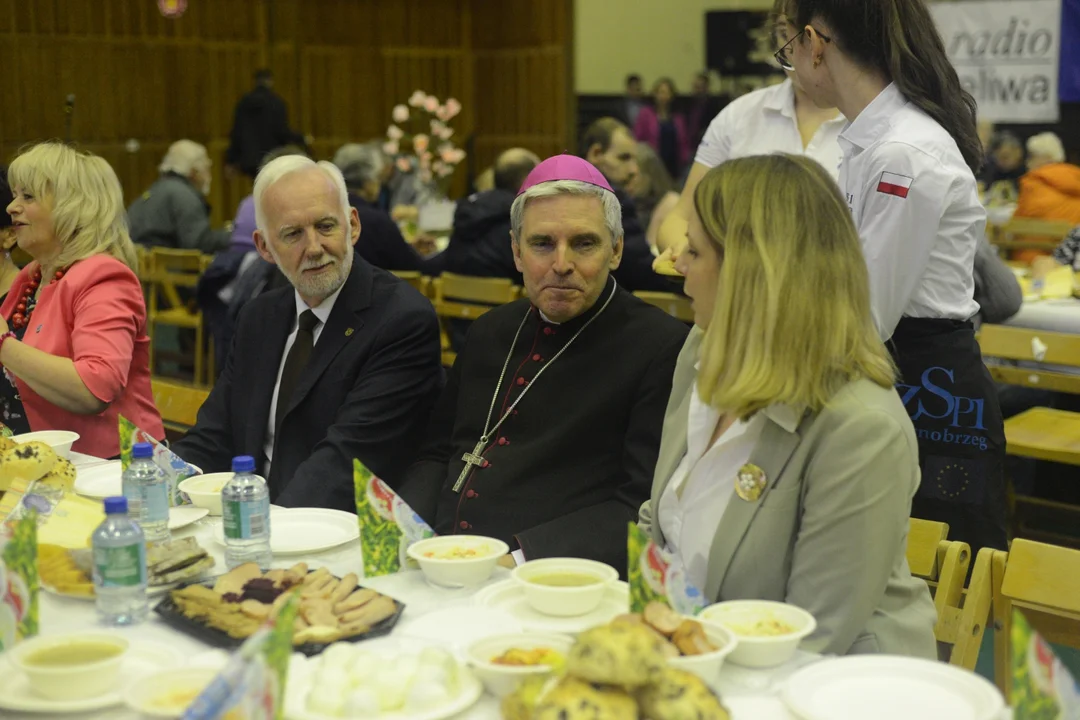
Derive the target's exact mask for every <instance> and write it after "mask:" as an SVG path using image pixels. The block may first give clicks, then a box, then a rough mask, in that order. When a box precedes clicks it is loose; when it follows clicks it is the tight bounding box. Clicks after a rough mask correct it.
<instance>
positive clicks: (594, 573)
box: [512, 558, 619, 617]
mask: <svg viewBox="0 0 1080 720" xmlns="http://www.w3.org/2000/svg"><path fill="white" fill-rule="evenodd" d="M512 577H513V578H514V580H515V581H516V582H517V583H518V585H520V586H521V589H522V592H524V594H525V599H526V600H527V601H528V603H529V605H530V606H531V607H532V609H533V610H536V612H538V613H543V614H544V615H553V616H555V617H574V616H575V615H585V614H587V613H590V612H592V611H593V610H595V609H596V608H597V607H598V606H599V605H600V603H601V602H602V601H603V599H604V594H605V593H607V591H608V587H609V586H610V585H611V584H612V583H614V582H615V581H617V580H618V579H619V572H618V571H617V570H616V569H615V568H613V567H611V566H610V565H605V564H604V563H602V562H596V561H595V560H584V559H582V558H544V559H542V560H530V561H529V562H526V563H523V564H521V565H518V566H517V567H516V568H514V571H513V573H512Z"/></svg>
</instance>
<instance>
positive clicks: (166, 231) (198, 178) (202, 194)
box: [128, 140, 230, 253]
mask: <svg viewBox="0 0 1080 720" xmlns="http://www.w3.org/2000/svg"><path fill="white" fill-rule="evenodd" d="M158 170H160V171H161V175H160V176H159V177H158V179H157V180H155V181H154V184H153V185H151V186H150V189H149V190H147V191H146V192H144V193H143V194H142V195H140V196H139V198H138V199H137V200H136V201H135V202H133V203H131V207H129V208H128V225H129V226H130V228H131V238H132V240H134V241H135V242H137V243H139V244H140V245H146V246H147V247H167V248H180V249H182V250H201V251H202V252H204V253H215V252H217V251H218V250H223V249H225V248H226V247H228V245H229V235H230V233H229V231H228V230H225V229H222V230H213V229H211V228H210V206H209V205H208V204H207V203H206V196H207V195H209V194H210V178H211V175H210V157H209V156H208V155H207V154H206V148H205V147H203V146H202V145H200V144H198V143H196V142H192V141H191V140H178V141H176V142H174V143H173V144H172V145H170V146H169V151H168V152H167V153H165V159H164V160H162V161H161V165H160V166H159V167H158Z"/></svg>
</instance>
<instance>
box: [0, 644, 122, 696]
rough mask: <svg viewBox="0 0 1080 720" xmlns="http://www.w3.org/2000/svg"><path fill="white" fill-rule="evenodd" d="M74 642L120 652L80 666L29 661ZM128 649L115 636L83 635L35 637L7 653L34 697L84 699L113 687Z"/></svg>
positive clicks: (103, 692)
mask: <svg viewBox="0 0 1080 720" xmlns="http://www.w3.org/2000/svg"><path fill="white" fill-rule="evenodd" d="M78 642H93V643H95V644H98V643H100V644H104V645H111V646H113V647H115V648H118V649H119V650H120V652H119V653H118V654H116V655H115V656H113V657H111V658H107V659H104V660H97V661H93V662H86V663H80V664H69V665H50V666H43V665H38V664H35V663H33V662H32V658H33V656H34V654H35V653H38V652H40V651H48V650H51V649H54V648H61V647H64V646H66V645H69V644H71V643H78ZM128 647H129V643H128V641H127V640H125V639H124V638H122V637H120V636H119V635H110V634H107V633H101V632H97V633H95V632H86V633H74V634H71V635H48V636H46V637H36V638H33V639H31V640H27V641H26V642H24V643H21V644H19V645H16V646H15V649H14V650H12V651H11V653H10V654H11V661H12V662H13V663H14V664H15V666H16V667H17V668H19V669H20V670H22V671H23V672H24V673H26V677H27V679H28V680H29V681H30V689H31V690H32V691H33V692H34V693H35V694H36V695H38V696H40V697H42V698H44V699H46V700H85V699H87V698H92V697H97V696H98V695H104V694H105V693H107V692H110V691H111V690H113V689H114V688H115V687H116V685H117V683H118V681H119V679H120V665H121V663H122V662H123V660H124V654H125V653H126V652H127V651H128Z"/></svg>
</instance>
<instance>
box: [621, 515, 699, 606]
mask: <svg viewBox="0 0 1080 720" xmlns="http://www.w3.org/2000/svg"><path fill="white" fill-rule="evenodd" d="M626 550H627V559H628V561H629V567H628V568H627V578H628V579H629V581H630V612H632V613H640V612H645V606H646V605H648V604H649V603H651V602H662V603H664V604H666V605H667V606H668V607H670V608H671V609H672V610H674V611H675V612H677V613H679V614H681V615H687V616H694V615H697V614H698V613H699V612H701V609H702V608H703V607H705V600H704V596H703V595H702V594H701V591H700V590H698V589H697V588H696V587H694V586H693V585H691V584H690V581H689V580H688V579H687V577H686V568H685V567H683V564H682V562H681V561H680V560H679V558H678V557H676V556H674V555H672V554H671V553H669V552H668V551H667V550H665V549H664V548H662V547H660V546H659V545H657V544H656V543H655V542H654V541H653V539H652V538H650V537H649V535H648V533H646V532H645V531H644V530H642V529H641V528H639V527H638V526H637V523H629V533H628V535H627V547H626Z"/></svg>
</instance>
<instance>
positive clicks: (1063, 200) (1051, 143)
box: [1013, 132, 1080, 263]
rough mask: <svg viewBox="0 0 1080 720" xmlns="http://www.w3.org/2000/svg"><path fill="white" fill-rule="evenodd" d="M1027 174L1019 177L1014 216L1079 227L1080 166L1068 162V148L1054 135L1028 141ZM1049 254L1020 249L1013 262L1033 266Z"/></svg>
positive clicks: (1047, 134) (1036, 136)
mask: <svg viewBox="0 0 1080 720" xmlns="http://www.w3.org/2000/svg"><path fill="white" fill-rule="evenodd" d="M1027 152H1028V161H1027V166H1028V172H1027V174H1026V175H1024V176H1023V177H1022V178H1020V197H1019V199H1018V200H1017V204H1016V212H1015V213H1014V214H1013V217H1017V218H1035V219H1037V220H1067V221H1069V222H1071V223H1073V224H1075V225H1080V167H1077V166H1076V165H1072V164H1070V163H1067V162H1065V148H1064V147H1063V146H1062V144H1061V140H1060V139H1059V138H1058V136H1057V135H1055V134H1054V133H1049V132H1048V133H1040V134H1039V135H1035V136H1033V137H1032V138H1030V139H1029V140H1028V141H1027ZM1048 254H1049V253H1045V252H1041V251H1039V250H1019V251H1017V252H1016V253H1014V255H1013V259H1014V260H1018V261H1020V262H1023V263H1031V262H1032V261H1034V260H1035V259H1036V258H1038V257H1041V256H1044V255H1048Z"/></svg>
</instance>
